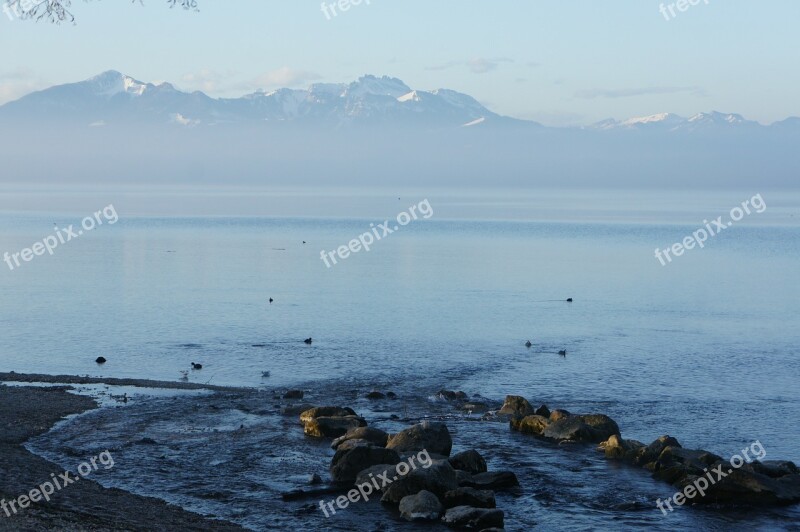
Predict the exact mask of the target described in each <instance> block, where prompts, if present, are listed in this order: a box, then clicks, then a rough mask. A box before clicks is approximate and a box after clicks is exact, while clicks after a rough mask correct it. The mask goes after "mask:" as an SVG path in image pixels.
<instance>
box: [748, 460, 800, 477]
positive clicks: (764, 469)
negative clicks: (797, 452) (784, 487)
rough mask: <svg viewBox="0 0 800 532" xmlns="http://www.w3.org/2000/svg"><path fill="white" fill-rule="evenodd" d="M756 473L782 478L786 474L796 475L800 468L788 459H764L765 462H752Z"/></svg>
mask: <svg viewBox="0 0 800 532" xmlns="http://www.w3.org/2000/svg"><path fill="white" fill-rule="evenodd" d="M750 465H751V466H752V468H753V470H754V471H755V472H756V473H760V474H762V475H767V476H768V477H770V478H780V477H784V476H786V475H796V474H798V473H800V469H798V468H797V466H796V465H795V464H794V462H789V461H787V460H764V461H763V462H753V463H752V464H750Z"/></svg>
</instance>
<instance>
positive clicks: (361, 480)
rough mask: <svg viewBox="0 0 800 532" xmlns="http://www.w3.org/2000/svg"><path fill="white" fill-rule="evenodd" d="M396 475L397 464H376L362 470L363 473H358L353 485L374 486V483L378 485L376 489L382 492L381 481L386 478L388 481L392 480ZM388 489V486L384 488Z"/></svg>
mask: <svg viewBox="0 0 800 532" xmlns="http://www.w3.org/2000/svg"><path fill="white" fill-rule="evenodd" d="M396 474H397V464H378V465H374V466H371V467H368V468H366V469H364V470H363V471H359V472H358V475H356V481H355V485H356V486H360V485H362V484H372V485H373V486H374V485H375V482H377V483H378V489H379V490H381V491H383V488H384V486H383V485H382V484H383V479H384V478H387V479H389V480H391V479H392V477H393V476H394V475H396ZM385 487H387V488H388V487H389V485H387V486H385Z"/></svg>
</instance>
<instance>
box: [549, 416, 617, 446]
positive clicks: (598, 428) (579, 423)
mask: <svg viewBox="0 0 800 532" xmlns="http://www.w3.org/2000/svg"><path fill="white" fill-rule="evenodd" d="M619 433H620V432H619V426H617V424H616V422H614V420H613V419H611V418H610V417H608V416H605V415H603V414H588V415H574V416H569V417H566V418H563V419H559V420H558V421H554V422H552V423H550V424H549V425H547V427H545V429H544V431H543V432H542V435H543V436H544V437H545V438H550V439H552V440H556V441H571V442H586V443H600V442H602V441H605V440H607V439H608V438H610V437H611V436H612V435H614V434H619Z"/></svg>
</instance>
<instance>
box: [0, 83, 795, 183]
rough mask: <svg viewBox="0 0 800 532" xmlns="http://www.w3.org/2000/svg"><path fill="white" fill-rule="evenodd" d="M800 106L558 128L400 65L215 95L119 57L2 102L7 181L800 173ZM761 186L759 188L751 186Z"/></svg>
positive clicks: (714, 177) (766, 178) (785, 179)
mask: <svg viewBox="0 0 800 532" xmlns="http://www.w3.org/2000/svg"><path fill="white" fill-rule="evenodd" d="M798 145H800V118H788V119H786V120H783V121H780V122H776V123H774V124H770V125H761V124H759V123H757V122H754V121H751V120H747V119H745V118H743V117H742V116H740V115H738V114H725V113H719V112H709V113H700V114H697V115H694V116H691V117H681V116H677V115H675V114H670V113H661V114H654V115H651V116H645V117H638V118H630V119H625V120H614V119H609V120H603V121H601V122H598V123H596V124H592V125H588V126H584V127H546V126H543V125H541V124H538V123H536V122H531V121H525V120H519V119H515V118H511V117H507V116H501V115H499V114H497V113H494V112H492V111H490V110H489V109H487V108H486V107H485V106H483V105H481V104H480V103H479V102H478V101H477V100H475V99H474V98H472V97H471V96H468V95H466V94H462V93H459V92H456V91H453V90H448V89H438V90H430V91H424V90H418V89H417V90H415V89H412V88H411V87H409V86H408V85H406V84H405V83H403V82H402V81H400V80H399V79H396V78H392V77H386V76H384V77H376V76H363V77H361V78H359V79H358V80H356V81H354V82H352V83H343V84H329V83H324V84H315V85H311V86H310V87H309V88H308V89H306V90H295V89H279V90H275V91H271V92H263V91H259V92H255V93H252V94H247V95H245V96H242V97H239V98H212V97H209V96H208V95H206V94H204V93H202V92H199V91H195V92H186V91H182V90H179V89H178V88H176V87H175V86H173V85H171V84H169V83H160V84H153V83H146V82H142V81H139V80H137V79H135V78H133V77H130V76H126V75H124V74H121V73H119V72H116V71H108V72H104V73H102V74H100V75H98V76H95V77H93V78H91V79H88V80H85V81H81V82H78V83H70V84H66V85H58V86H55V87H50V88H48V89H45V90H41V91H38V92H34V93H31V94H28V95H27V96H24V97H22V98H20V99H18V100H16V101H13V102H9V103H7V104H5V105H3V106H0V160H2V161H3V166H2V167H0V168H2V169H0V183H2V182H43V183H44V182H53V181H58V182H93V183H94V182H107V181H111V182H119V183H137V184H144V183H199V182H202V183H225V184H233V183H242V184H254V183H257V184H264V183H269V184H282V185H283V184H285V185H287V186H295V185H301V184H312V185H320V184H323V185H324V184H337V185H342V184H352V185H356V186H361V185H366V184H369V185H391V186H430V185H436V186H444V187H449V186H459V187H460V186H464V185H476V186H490V187H495V186H514V187H516V186H542V187H571V186H580V187H608V186H621V187H658V188H670V187H682V188H686V187H700V188H709V187H737V188H742V187H744V188H747V189H748V190H751V189H753V188H756V189H761V188H762V187H766V186H771V187H786V186H790V187H795V186H796V183H797V180H798V176H800V150H798V149H797V146H798ZM752 193H754V192H752Z"/></svg>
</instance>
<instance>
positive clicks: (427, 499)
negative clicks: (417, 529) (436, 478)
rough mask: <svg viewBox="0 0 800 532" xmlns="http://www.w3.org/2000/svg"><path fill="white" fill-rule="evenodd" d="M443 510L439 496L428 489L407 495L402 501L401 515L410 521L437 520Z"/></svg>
mask: <svg viewBox="0 0 800 532" xmlns="http://www.w3.org/2000/svg"><path fill="white" fill-rule="evenodd" d="M442 510H443V508H442V503H440V502H439V498H438V497H436V495H434V494H433V493H431V492H430V491H427V490H422V491H420V492H419V493H417V494H415V495H407V496H405V497H403V499H402V500H401V501H400V517H402V518H404V519H406V520H408V521H436V520H438V519H439V516H440V515H442Z"/></svg>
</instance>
